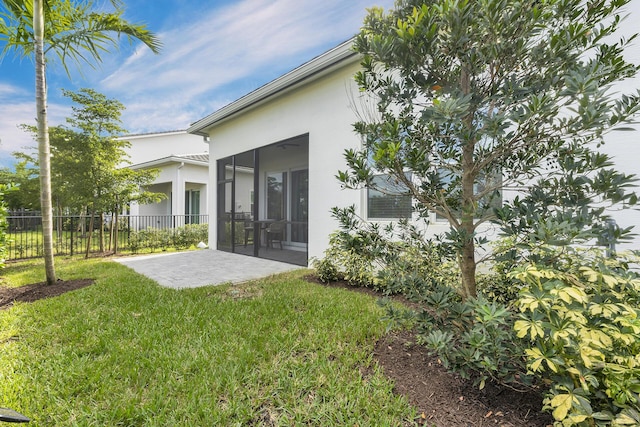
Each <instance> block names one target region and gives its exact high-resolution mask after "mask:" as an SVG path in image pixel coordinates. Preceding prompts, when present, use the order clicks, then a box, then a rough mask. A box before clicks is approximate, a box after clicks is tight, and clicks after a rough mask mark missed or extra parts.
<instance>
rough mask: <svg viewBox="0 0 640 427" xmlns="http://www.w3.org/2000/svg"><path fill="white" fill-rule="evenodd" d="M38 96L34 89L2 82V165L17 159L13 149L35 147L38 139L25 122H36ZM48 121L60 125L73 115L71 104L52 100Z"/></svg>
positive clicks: (0, 150)
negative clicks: (33, 91) (14, 156)
mask: <svg viewBox="0 0 640 427" xmlns="http://www.w3.org/2000/svg"><path fill="white" fill-rule="evenodd" d="M35 102H36V101H35V98H34V96H33V94H32V93H28V92H27V91H25V90H24V89H21V88H19V87H17V86H12V85H8V84H0V165H3V166H8V165H10V164H12V163H13V157H12V156H11V153H13V152H15V151H23V152H24V151H28V152H29V151H32V150H35V148H34V147H35V146H36V143H35V141H34V140H33V137H32V135H31V134H29V133H28V132H25V131H23V130H22V129H21V128H20V125H21V124H33V125H35V123H36V119H35V117H36V107H35ZM47 111H48V122H49V124H50V125H57V124H61V123H63V122H64V118H65V117H66V116H68V115H69V109H68V107H67V106H64V105H60V104H56V103H52V104H49V106H48V109H47Z"/></svg>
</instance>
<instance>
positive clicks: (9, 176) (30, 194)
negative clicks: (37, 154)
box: [0, 152, 40, 210]
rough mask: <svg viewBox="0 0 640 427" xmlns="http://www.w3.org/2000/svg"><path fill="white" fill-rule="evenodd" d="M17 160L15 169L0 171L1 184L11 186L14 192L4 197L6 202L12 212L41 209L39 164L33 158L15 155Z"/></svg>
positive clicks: (26, 155) (22, 154) (20, 154)
mask: <svg viewBox="0 0 640 427" xmlns="http://www.w3.org/2000/svg"><path fill="white" fill-rule="evenodd" d="M13 157H14V158H15V159H16V163H15V165H14V169H13V170H11V169H9V168H2V169H0V184H4V185H5V186H10V187H11V188H12V191H8V192H6V193H5V195H4V201H5V203H6V204H7V207H8V208H9V209H10V210H18V209H29V210H39V209H40V184H39V180H38V169H37V163H36V162H35V159H34V158H33V157H32V156H29V155H28V154H24V153H18V152H16V153H13Z"/></svg>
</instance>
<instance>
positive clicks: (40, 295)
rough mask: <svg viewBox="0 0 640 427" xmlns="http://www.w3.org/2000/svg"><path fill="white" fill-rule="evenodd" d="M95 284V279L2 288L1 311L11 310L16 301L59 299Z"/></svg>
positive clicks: (0, 293)
mask: <svg viewBox="0 0 640 427" xmlns="http://www.w3.org/2000/svg"><path fill="white" fill-rule="evenodd" d="M91 284H93V279H78V280H58V281H57V282H56V283H54V284H53V285H49V286H47V285H46V284H45V283H44V282H42V283H34V284H32V285H26V286H21V287H19V288H7V287H4V286H0V310H3V309H6V308H9V307H11V306H12V305H13V303H14V302H15V301H20V302H33V301H37V300H40V299H44V298H51V297H57V296H58V295H62V294H64V293H65V292H69V291H73V290H76V289H80V288H84V287H85V286H89V285H91Z"/></svg>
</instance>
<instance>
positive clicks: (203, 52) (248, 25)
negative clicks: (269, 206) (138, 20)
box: [98, 0, 393, 131]
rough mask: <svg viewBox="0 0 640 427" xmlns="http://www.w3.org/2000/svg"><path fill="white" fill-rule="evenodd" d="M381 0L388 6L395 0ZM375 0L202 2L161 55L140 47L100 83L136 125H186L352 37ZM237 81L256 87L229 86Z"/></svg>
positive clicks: (166, 35) (167, 38)
mask: <svg viewBox="0 0 640 427" xmlns="http://www.w3.org/2000/svg"><path fill="white" fill-rule="evenodd" d="M379 3H383V5H385V6H386V7H390V6H391V5H392V4H393V0H385V1H383V2H379ZM370 5H371V4H370V3H369V1H368V0H352V1H350V2H344V1H342V0H325V1H323V2H318V1H315V0H313V1H312V0H243V1H239V2H232V4H231V5H228V6H225V7H223V8H220V7H218V8H217V9H210V10H204V11H202V13H201V14H200V15H199V16H196V17H195V18H194V19H192V20H190V21H188V22H186V23H184V24H182V25H178V26H176V27H175V28H172V29H170V30H167V31H164V32H161V33H159V36H160V37H161V39H162V41H163V43H164V47H163V50H162V52H161V54H160V55H154V54H152V53H151V52H150V51H149V50H148V49H146V48H139V49H137V50H136V51H135V52H134V53H133V54H132V55H131V56H129V57H128V58H127V59H126V61H124V63H123V64H122V65H121V66H120V67H119V68H117V69H116V70H115V71H113V72H111V73H110V74H109V75H108V76H106V77H104V78H103V79H102V81H101V82H100V83H99V85H100V87H99V88H98V90H100V91H103V92H106V93H108V94H109V96H113V97H115V98H117V99H119V100H120V101H122V102H123V103H124V104H125V105H127V111H126V112H125V114H124V115H123V118H124V120H125V127H127V128H128V129H130V130H131V129H138V128H139V129H141V130H145V131H160V130H166V129H172V128H186V127H187V126H188V125H189V124H190V123H191V122H193V121H196V120H198V119H200V118H201V117H203V116H204V115H206V114H209V113H211V112H212V111H213V110H214V109H216V108H219V107H220V106H221V105H223V104H222V103H221V100H224V101H225V102H228V101H232V100H233V99H235V98H237V97H239V96H241V95H244V94H245V93H246V92H248V91H250V90H253V89H255V88H257V87H258V86H260V85H262V84H264V83H266V82H267V81H268V80H270V79H272V78H275V77H277V76H278V75H279V74H281V73H283V72H286V71H288V70H290V69H292V68H294V67H295V66H298V65H300V64H301V63H303V62H305V61H307V60H309V59H311V57H313V56H314V55H316V54H318V53H320V52H321V51H322V50H323V49H325V48H328V47H331V46H333V45H337V44H338V43H339V42H341V41H344V40H346V39H348V38H349V37H351V36H352V35H353V34H355V33H356V32H357V31H358V29H359V27H360V24H361V22H362V19H363V17H364V15H365V13H366V12H365V8H366V7H368V6H370ZM319 49H320V50H319ZM265 76H267V77H265ZM265 78H266V80H265ZM239 82H244V85H243V86H245V88H246V87H247V85H249V86H251V84H253V87H248V88H247V89H248V90H246V91H241V92H240V93H238V90H239V89H237V88H236V91H235V92H234V93H233V94H230V93H227V90H229V88H230V87H232V86H234V85H237V84H238V83H239Z"/></svg>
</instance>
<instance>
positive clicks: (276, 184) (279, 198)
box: [267, 172, 287, 221]
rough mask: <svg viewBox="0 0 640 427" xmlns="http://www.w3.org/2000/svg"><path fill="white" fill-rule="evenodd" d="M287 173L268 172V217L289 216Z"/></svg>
mask: <svg viewBox="0 0 640 427" xmlns="http://www.w3.org/2000/svg"><path fill="white" fill-rule="evenodd" d="M286 194H287V173H286V172H269V173H267V219H273V220H276V221H280V220H283V219H286V218H287V198H286Z"/></svg>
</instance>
